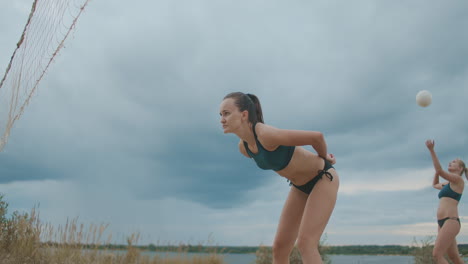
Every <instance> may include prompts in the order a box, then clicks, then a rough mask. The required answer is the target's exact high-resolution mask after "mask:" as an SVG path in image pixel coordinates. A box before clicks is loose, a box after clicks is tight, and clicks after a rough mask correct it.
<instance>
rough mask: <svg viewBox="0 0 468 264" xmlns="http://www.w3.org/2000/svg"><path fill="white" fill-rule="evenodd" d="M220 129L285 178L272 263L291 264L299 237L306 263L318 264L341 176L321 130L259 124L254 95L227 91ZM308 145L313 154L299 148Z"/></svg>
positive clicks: (261, 164)
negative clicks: (286, 192)
mask: <svg viewBox="0 0 468 264" xmlns="http://www.w3.org/2000/svg"><path fill="white" fill-rule="evenodd" d="M219 113H220V115H221V124H222V126H223V130H224V133H233V134H236V135H237V136H238V137H239V139H240V140H239V145H238V147H239V151H240V152H241V153H242V154H243V155H244V156H246V157H247V158H252V159H253V160H254V161H255V162H256V164H257V166H258V167H260V168H261V169H264V170H273V171H275V172H276V173H277V174H279V175H280V176H283V177H285V178H287V179H288V181H289V182H290V185H292V187H291V188H290V191H289V195H288V198H287V200H286V202H285V204H284V207H283V211H282V213H281V217H280V221H279V224H278V229H277V231H276V236H275V240H274V242H273V263H274V264H287V263H289V255H290V253H291V251H292V249H293V247H294V244H295V243H296V240H297V247H298V249H299V251H300V253H301V256H302V261H303V263H304V264H318V263H322V259H321V256H320V253H319V251H318V246H319V241H320V237H321V236H322V233H323V231H324V229H325V226H326V225H327V223H328V220H329V218H330V216H331V213H332V211H333V209H334V207H335V203H336V198H337V192H338V185H339V177H338V174H337V172H336V171H335V169H334V168H333V166H332V165H333V164H335V157H334V156H333V155H332V154H328V152H327V144H326V142H325V138H324V136H323V134H322V133H321V132H317V131H302V130H286V129H279V128H276V127H273V126H270V125H267V124H265V123H264V122H263V114H262V109H261V106H260V102H259V100H258V98H257V97H256V96H255V95H253V94H244V93H242V92H235V93H230V94H228V95H226V96H225V97H224V100H223V101H222V103H221V106H220V112H219ZM305 145H311V146H312V147H313V148H314V150H315V151H316V152H317V154H315V153H312V152H310V151H308V150H306V149H305V148H303V147H301V146H305Z"/></svg>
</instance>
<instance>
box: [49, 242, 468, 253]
mask: <svg viewBox="0 0 468 264" xmlns="http://www.w3.org/2000/svg"><path fill="white" fill-rule="evenodd" d="M48 244H49V245H50V246H54V245H53V244H54V243H48ZM82 246H83V247H84V248H88V249H94V248H98V249H102V250H127V249H128V245H115V244H108V245H82ZM132 247H134V248H137V249H139V250H141V251H151V252H181V253H216V254H255V252H257V250H258V249H259V248H261V247H260V246H257V247H253V246H203V245H177V246H175V245H167V246H156V245H154V244H150V245H146V246H143V245H132ZM265 247H266V248H271V247H269V246H265ZM324 247H325V248H326V249H325V252H326V254H327V255H375V256H378V255H382V256H409V255H412V254H413V251H414V250H415V249H417V248H418V247H417V246H401V245H382V246H380V245H351V246H331V245H326V246H324ZM458 248H459V251H460V254H462V255H468V244H459V245H458Z"/></svg>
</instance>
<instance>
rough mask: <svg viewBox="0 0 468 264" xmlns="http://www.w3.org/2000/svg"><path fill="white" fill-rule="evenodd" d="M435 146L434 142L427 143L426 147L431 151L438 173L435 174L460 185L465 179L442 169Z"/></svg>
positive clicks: (428, 141)
mask: <svg viewBox="0 0 468 264" xmlns="http://www.w3.org/2000/svg"><path fill="white" fill-rule="evenodd" d="M434 145H435V143H434V140H427V141H426V146H427V148H428V149H429V152H430V153H431V158H432V163H433V165H434V169H435V171H436V172H435V173H436V174H437V175H439V176H440V177H442V178H444V179H446V180H447V181H449V182H453V183H455V182H457V183H458V182H460V181H463V179H462V178H461V177H460V176H458V175H456V174H454V173H450V172H448V171H445V170H443V169H442V166H440V162H439V158H438V157H437V154H436V153H435V150H434Z"/></svg>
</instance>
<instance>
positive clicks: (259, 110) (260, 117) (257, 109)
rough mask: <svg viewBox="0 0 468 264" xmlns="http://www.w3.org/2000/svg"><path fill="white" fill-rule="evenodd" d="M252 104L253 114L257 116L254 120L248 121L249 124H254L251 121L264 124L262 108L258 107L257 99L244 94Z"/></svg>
mask: <svg viewBox="0 0 468 264" xmlns="http://www.w3.org/2000/svg"><path fill="white" fill-rule="evenodd" d="M246 95H247V96H248V97H249V98H250V99H251V100H252V102H253V104H254V108H255V114H256V116H257V118H256V120H250V122H251V123H252V124H253V123H254V122H252V121H255V123H256V122H260V123H264V122H263V112H262V106H261V105H260V101H259V100H258V97H257V96H255V95H253V94H246Z"/></svg>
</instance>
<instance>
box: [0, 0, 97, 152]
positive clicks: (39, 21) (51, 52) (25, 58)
mask: <svg viewBox="0 0 468 264" xmlns="http://www.w3.org/2000/svg"><path fill="white" fill-rule="evenodd" d="M89 1H90V0H34V2H33V4H32V8H31V12H30V14H29V17H28V20H27V22H26V25H25V27H24V29H23V32H22V34H21V37H20V40H19V41H18V43H17V44H16V48H15V50H14V52H13V55H12V56H11V59H10V62H9V64H8V66H7V68H6V71H5V75H4V76H3V78H2V79H1V81H0V133H1V137H0V151H2V150H3V148H4V146H5V144H6V143H7V140H8V137H9V135H10V130H11V128H12V127H13V124H14V123H15V121H17V120H18V119H19V118H20V117H21V115H22V114H23V112H24V110H25V107H26V106H27V105H28V103H29V101H30V100H31V97H32V96H33V94H34V92H35V91H36V89H37V87H38V85H39V83H40V82H41V80H42V78H43V77H44V75H45V74H46V72H47V70H48V69H49V66H50V65H51V63H52V62H53V61H54V58H55V57H56V56H57V54H58V53H59V52H60V50H61V49H62V48H63V46H64V43H65V40H66V39H67V38H68V37H69V36H70V33H71V32H72V31H73V29H74V28H75V26H76V23H77V21H78V18H79V17H80V15H81V14H82V13H83V11H84V9H85V7H86V6H87V5H88V2H89Z"/></svg>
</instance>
